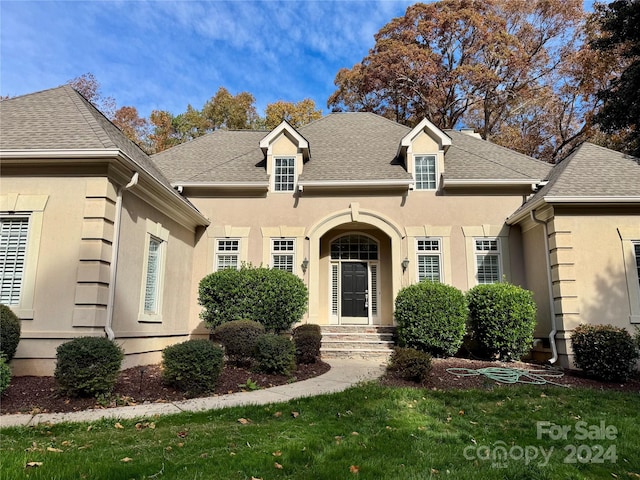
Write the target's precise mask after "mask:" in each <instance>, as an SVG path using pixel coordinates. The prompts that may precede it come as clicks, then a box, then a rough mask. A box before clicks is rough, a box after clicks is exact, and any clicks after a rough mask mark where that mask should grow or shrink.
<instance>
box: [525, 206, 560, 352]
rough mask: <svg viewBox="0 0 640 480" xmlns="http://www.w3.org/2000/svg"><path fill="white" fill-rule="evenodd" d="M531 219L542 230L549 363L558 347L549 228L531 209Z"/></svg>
mask: <svg viewBox="0 0 640 480" xmlns="http://www.w3.org/2000/svg"><path fill="white" fill-rule="evenodd" d="M529 214H530V216H531V220H532V221H534V222H535V223H537V224H539V225H542V228H543V232H544V250H545V261H546V264H547V285H548V287H549V313H550V314H551V332H549V342H550V344H551V353H552V356H551V358H550V359H549V363H556V362H557V361H558V347H557V346H556V334H557V333H558V330H557V327H556V309H555V306H554V305H553V285H552V279H551V253H550V252H549V228H548V225H547V222H545V221H543V220H539V219H537V218H536V211H535V209H534V210H531V211H530V212H529Z"/></svg>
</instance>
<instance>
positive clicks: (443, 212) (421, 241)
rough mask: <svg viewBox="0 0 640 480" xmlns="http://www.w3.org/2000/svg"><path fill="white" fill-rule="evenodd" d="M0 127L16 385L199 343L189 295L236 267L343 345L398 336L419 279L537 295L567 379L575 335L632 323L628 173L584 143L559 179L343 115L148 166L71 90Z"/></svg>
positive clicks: (209, 145) (441, 138)
mask: <svg viewBox="0 0 640 480" xmlns="http://www.w3.org/2000/svg"><path fill="white" fill-rule="evenodd" d="M0 122H1V123H0V161H1V167H2V172H1V176H2V178H1V183H0V189H1V191H0V202H1V203H0V215H1V216H2V237H1V241H2V244H1V245H0V268H2V269H3V270H2V277H3V278H2V300H1V301H2V302H3V303H8V304H10V305H11V306H12V308H13V309H14V310H15V311H16V312H17V313H18V314H19V316H20V317H21V318H22V319H23V320H24V321H23V335H22V340H21V342H20V345H19V347H18V352H17V354H16V358H15V359H14V360H13V361H12V366H13V368H14V372H18V374H19V373H24V372H29V373H32V374H33V373H36V374H45V373H50V372H51V371H52V370H53V366H54V363H55V348H56V346H57V345H59V344H60V343H61V342H63V341H66V340H68V339H69V338H72V337H74V336H78V335H105V334H106V335H108V336H110V337H113V338H115V339H116V341H118V342H119V343H120V344H121V345H122V346H123V347H124V349H125V351H126V360H125V366H130V365H134V364H142V363H149V362H154V361H158V360H159V358H160V357H159V355H160V352H161V350H162V348H163V347H164V346H166V345H168V344H171V343H175V342H177V341H181V340H184V339H186V338H189V337H193V336H204V335H207V333H208V332H207V330H206V329H205V328H204V326H203V325H202V322H201V321H200V318H199V313H200V307H199V305H198V303H197V290H198V283H199V281H200V279H201V278H203V277H204V276H205V275H207V274H209V273H211V272H212V271H215V270H218V269H221V268H237V267H239V266H240V265H242V264H243V263H251V264H253V265H265V266H269V267H273V268H281V269H285V270H288V271H291V272H292V273H294V274H296V275H298V276H300V277H301V278H302V279H303V280H304V282H305V283H306V285H307V286H308V289H309V309H308V313H307V315H306V317H305V319H304V321H305V322H311V323H318V324H320V325H333V326H335V327H337V328H339V327H342V326H347V325H349V326H353V325H367V326H369V327H370V328H376V327H385V326H392V325H393V307H394V300H395V296H396V294H397V292H398V291H399V290H400V289H401V288H402V287H404V286H406V285H410V284H412V283H415V282H417V281H420V280H423V279H430V280H437V281H441V282H444V283H447V284H451V285H453V286H455V287H457V288H459V289H461V290H463V291H466V290H468V289H469V288H471V287H473V286H474V285H476V284H478V283H490V282H497V281H500V280H501V279H503V278H506V279H507V280H508V281H510V282H513V283H516V284H519V285H522V286H524V287H525V288H529V289H531V290H533V292H534V296H535V299H536V302H537V304H538V326H537V328H536V332H535V336H536V338H538V339H539V341H538V342H537V343H536V349H537V350H538V351H539V353H541V354H543V355H546V356H547V357H552V359H553V360H554V361H555V360H558V361H560V362H561V363H562V364H565V365H566V364H570V362H571V350H570V345H569V342H568V341H567V339H568V337H569V335H570V331H571V330H572V329H573V328H574V327H575V326H576V325H577V324H578V323H580V322H591V323H612V324H615V325H618V326H622V327H625V328H628V329H631V328H632V326H633V324H634V323H640V316H639V315H640V281H639V280H638V273H639V272H638V269H639V268H640V165H638V161H637V160H636V159H633V158H629V157H625V156H624V155H622V154H619V153H617V152H613V151H610V150H607V149H603V148H601V147H597V146H595V145H590V144H584V145H582V146H581V147H580V148H579V149H577V150H576V151H575V152H574V153H573V155H572V156H571V157H569V158H568V159H567V160H565V161H564V162H562V163H561V164H559V165H557V166H555V167H552V166H551V165H549V164H546V163H543V162H540V161H538V160H535V159H533V158H530V157H527V156H525V155H521V154H519V153H516V152H514V151H512V150H509V149H507V148H504V147H500V146H497V145H495V144H492V143H490V142H487V141H484V140H482V139H480V138H479V137H478V136H477V135H476V134H474V133H473V132H472V131H450V130H446V131H442V130H440V129H438V128H437V127H435V126H434V125H433V124H432V123H430V122H429V121H428V120H423V121H422V122H420V124H418V125H417V126H416V127H415V128H408V127H405V126H402V125H399V124H397V123H395V122H392V121H390V120H387V119H385V118H382V117H379V116H377V115H374V114H372V113H335V114H330V115H327V116H326V117H324V118H322V119H320V120H317V121H315V122H313V123H311V124H308V125H305V126H303V127H300V128H298V129H295V128H293V127H292V126H291V125H289V124H287V123H286V122H283V123H282V124H280V125H279V126H278V127H277V128H275V129H274V130H271V131H228V130H218V131H215V132H213V133H211V134H209V135H205V136H203V137H200V138H198V139H196V140H193V141H191V142H189V143H186V144H182V145H179V146H177V147H174V148H172V149H170V150H167V151H164V152H161V153H159V154H156V155H153V156H152V157H148V156H147V155H146V154H144V153H143V152H142V151H141V150H139V149H138V148H137V147H136V146H135V145H133V144H132V143H131V142H129V141H128V140H127V139H126V138H125V137H124V136H123V135H122V134H121V133H120V131H119V130H118V129H117V128H115V127H114V126H113V125H112V124H110V123H109V122H108V121H107V120H106V119H105V118H104V117H103V116H102V115H101V114H100V113H99V112H98V111H97V110H96V109H95V108H93V106H92V105H91V104H90V103H88V102H87V101H86V100H84V99H83V98H82V97H81V96H80V95H79V94H78V93H77V92H75V91H74V90H73V89H71V88H70V87H68V86H65V87H59V88H55V89H52V90H48V91H44V92H40V93H36V94H32V95H26V96H23V97H17V98H15V99H11V100H6V101H3V102H1V103H0ZM14 252H18V253H14ZM21 252H22V253H21ZM22 271H23V272H24V274H23V275H22V274H21V272H22Z"/></svg>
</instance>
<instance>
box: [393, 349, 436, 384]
mask: <svg viewBox="0 0 640 480" xmlns="http://www.w3.org/2000/svg"><path fill="white" fill-rule="evenodd" d="M387 370H388V371H390V372H394V373H395V374H396V375H397V376H398V377H400V378H403V379H405V380H410V381H412V382H418V383H424V382H426V381H427V379H428V378H429V373H430V372H431V355H429V354H428V353H426V352H422V351H420V350H416V349H415V348H402V347H396V348H394V350H393V353H392V354H391V357H390V358H389V365H388V366H387Z"/></svg>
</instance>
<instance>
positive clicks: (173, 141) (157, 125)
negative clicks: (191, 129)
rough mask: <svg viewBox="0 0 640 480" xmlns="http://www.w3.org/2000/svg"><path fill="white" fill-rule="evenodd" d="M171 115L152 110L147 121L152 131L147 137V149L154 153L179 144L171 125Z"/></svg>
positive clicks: (163, 111) (162, 111)
mask: <svg viewBox="0 0 640 480" xmlns="http://www.w3.org/2000/svg"><path fill="white" fill-rule="evenodd" d="M173 118H174V117H173V115H172V114H171V113H170V112H167V111H165V110H153V111H152V112H151V115H150V116H149V121H150V122H151V125H152V126H153V131H152V133H151V134H150V135H149V149H150V150H151V151H152V152H154V153H158V152H162V151H163V150H166V149H167V148H170V147H173V146H175V145H178V143H180V142H179V141H178V136H177V134H176V131H175V128H174V125H173Z"/></svg>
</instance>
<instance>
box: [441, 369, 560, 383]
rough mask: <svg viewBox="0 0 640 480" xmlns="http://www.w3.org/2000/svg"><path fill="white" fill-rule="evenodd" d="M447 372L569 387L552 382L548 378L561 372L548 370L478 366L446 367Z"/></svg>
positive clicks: (497, 379) (504, 381)
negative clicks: (472, 367)
mask: <svg viewBox="0 0 640 480" xmlns="http://www.w3.org/2000/svg"><path fill="white" fill-rule="evenodd" d="M447 372H449V373H451V374H453V375H457V376H458V377H475V376H478V375H484V376H485V377H487V378H489V379H491V380H495V381H496V382H500V383H525V384H529V385H544V384H547V383H548V384H551V385H557V386H559V387H567V388H568V387H569V386H568V385H562V384H561V383H556V382H553V381H552V380H549V379H550V378H560V377H562V376H563V375H564V374H563V373H562V372H550V371H548V370H525V369H522V368H503V367H488V368H478V369H477V370H474V369H471V368H447Z"/></svg>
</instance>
